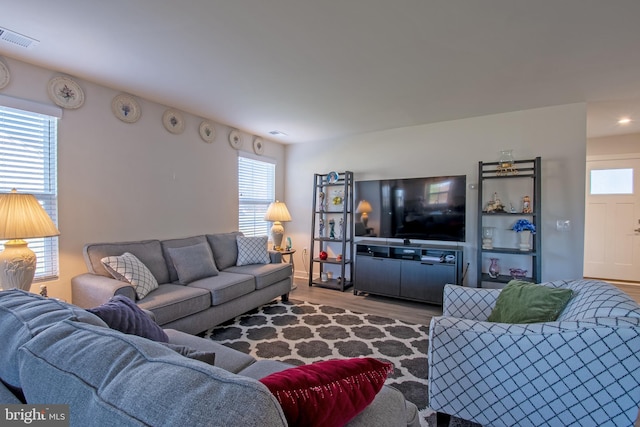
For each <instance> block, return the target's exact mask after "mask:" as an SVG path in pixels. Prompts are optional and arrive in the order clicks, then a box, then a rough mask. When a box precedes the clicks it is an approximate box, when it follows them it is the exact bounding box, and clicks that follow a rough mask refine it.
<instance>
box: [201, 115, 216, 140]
mask: <svg viewBox="0 0 640 427" xmlns="http://www.w3.org/2000/svg"><path fill="white" fill-rule="evenodd" d="M200 138H202V140H203V141H204V142H209V143H211V142H213V140H214V139H216V128H214V127H213V125H212V124H211V123H209V122H208V121H206V120H205V121H203V122H202V123H200Z"/></svg>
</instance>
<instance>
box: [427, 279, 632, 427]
mask: <svg viewBox="0 0 640 427" xmlns="http://www.w3.org/2000/svg"><path fill="white" fill-rule="evenodd" d="M544 285H545V286H551V287H565V288H570V289H572V290H573V291H574V296H573V298H572V299H571V300H570V301H569V303H568V304H567V306H566V307H565V309H564V311H563V312H562V313H561V314H560V317H559V318H558V320H557V321H555V322H549V323H532V324H517V325H513V324H504V323H490V322H487V321H486V320H487V318H488V317H489V314H490V313H491V310H492V309H493V306H494V305H495V302H496V299H497V297H498V295H499V294H500V290H499V289H478V288H465V287H461V286H452V285H447V286H445V289H444V305H443V316H441V317H434V318H433V319H432V321H431V326H430V330H429V406H430V407H431V409H433V410H435V411H438V412H439V413H444V414H449V415H453V416H456V417H459V418H462V419H465V420H469V421H474V422H476V423H479V424H482V425H483V426H536V427H538V426H567V425H575V426H581V427H584V426H616V427H618V426H633V424H634V421H635V420H636V418H637V416H638V407H639V405H640V306H638V304H637V303H636V302H635V301H633V300H632V299H631V298H630V297H629V296H628V295H627V294H625V293H624V292H622V291H620V290H619V289H618V288H616V287H615V286H613V285H610V284H608V283H605V282H601V281H591V280H575V281H554V282H548V283H544Z"/></svg>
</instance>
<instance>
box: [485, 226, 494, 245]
mask: <svg viewBox="0 0 640 427" xmlns="http://www.w3.org/2000/svg"><path fill="white" fill-rule="evenodd" d="M493 229H494V227H482V249H493Z"/></svg>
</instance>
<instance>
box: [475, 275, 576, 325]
mask: <svg viewBox="0 0 640 427" xmlns="http://www.w3.org/2000/svg"><path fill="white" fill-rule="evenodd" d="M572 295H573V291H572V290H571V289H565V288H550V287H548V286H542V285H536V284H534V283H529V282H523V281H521V280H512V281H510V282H509V283H508V284H507V286H506V287H505V288H504V289H503V290H502V291H501V292H500V295H499V296H498V300H497V301H496V306H495V307H494V308H493V311H492V312H491V315H489V318H488V319H487V320H488V321H489V322H496V323H539V322H553V321H554V320H556V319H557V318H558V316H559V315H560V313H561V312H562V310H563V309H564V307H565V306H566V305H567V303H568V302H569V300H570V299H571V296H572Z"/></svg>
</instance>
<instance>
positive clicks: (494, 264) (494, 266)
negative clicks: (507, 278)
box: [489, 258, 500, 279]
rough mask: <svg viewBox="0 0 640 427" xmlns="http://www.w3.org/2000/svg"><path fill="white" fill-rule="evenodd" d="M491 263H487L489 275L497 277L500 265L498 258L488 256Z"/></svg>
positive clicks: (493, 277)
mask: <svg viewBox="0 0 640 427" xmlns="http://www.w3.org/2000/svg"><path fill="white" fill-rule="evenodd" d="M489 259H490V260H491V264H489V277H491V278H492V279H497V278H498V276H499V275H500V266H499V265H498V258H489Z"/></svg>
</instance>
